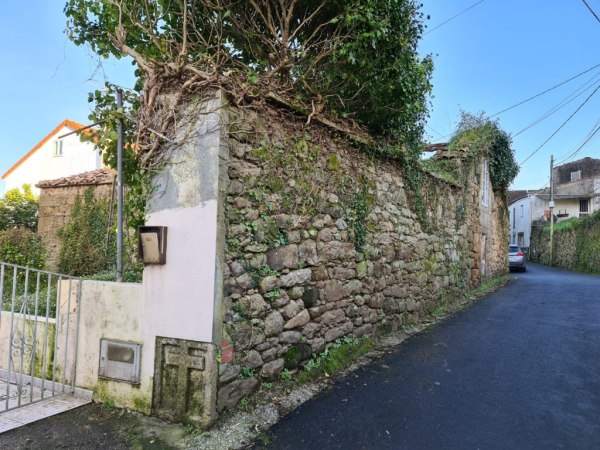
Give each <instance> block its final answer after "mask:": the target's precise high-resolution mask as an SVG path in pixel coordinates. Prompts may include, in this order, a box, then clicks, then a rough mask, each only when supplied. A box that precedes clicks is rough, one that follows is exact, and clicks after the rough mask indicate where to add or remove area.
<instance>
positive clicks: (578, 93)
mask: <svg viewBox="0 0 600 450" xmlns="http://www.w3.org/2000/svg"><path fill="white" fill-rule="evenodd" d="M598 77H600V73H597V74H596V75H594V76H593V77H592V78H590V79H589V80H588V81H586V82H585V83H584V84H583V85H582V86H580V87H578V88H577V89H576V90H575V91H574V92H572V93H571V94H569V95H568V96H567V97H566V98H565V99H563V100H562V101H561V102H559V103H558V104H557V105H555V106H553V107H552V108H550V109H549V110H548V111H546V112H545V113H544V114H542V115H541V116H540V117H538V118H537V119H536V120H535V121H533V122H532V123H530V124H529V125H527V126H526V127H525V128H523V129H521V130H519V131H518V132H516V133H515V134H513V135H511V137H513V138H515V137H517V136H519V135H520V134H522V133H524V132H525V131H527V130H529V129H531V128H533V127H534V126H536V125H537V124H538V123H540V122H542V121H544V120H546V119H547V118H548V117H550V116H551V115H552V114H554V113H556V112H558V111H560V110H561V109H562V108H564V107H565V106H567V105H568V104H569V103H571V102H572V101H574V100H575V99H577V98H578V97H580V96H581V95H583V94H584V93H585V92H587V91H589V90H590V89H592V88H593V87H594V84H593V82H594V79H595V78H598ZM590 83H592V85H591V86H588V87H586V86H587V85H588V84H590Z"/></svg>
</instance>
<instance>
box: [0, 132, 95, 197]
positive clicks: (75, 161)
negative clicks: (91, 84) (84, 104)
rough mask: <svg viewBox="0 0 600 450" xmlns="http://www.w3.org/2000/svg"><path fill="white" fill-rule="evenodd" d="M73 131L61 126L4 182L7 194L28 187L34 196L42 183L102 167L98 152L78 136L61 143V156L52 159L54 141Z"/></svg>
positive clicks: (74, 135)
mask: <svg viewBox="0 0 600 450" xmlns="http://www.w3.org/2000/svg"><path fill="white" fill-rule="evenodd" d="M70 131H73V130H72V129H71V128H69V127H67V126H64V127H63V128H61V129H60V130H59V131H58V132H57V133H56V134H55V135H54V136H53V137H52V138H50V139H49V140H48V141H47V142H45V143H44V144H43V145H42V146H41V147H40V148H39V149H38V150H37V151H36V152H34V153H33V154H32V155H31V156H30V157H29V158H27V159H26V160H25V161H24V162H23V163H22V164H21V165H20V166H19V167H17V168H16V169H15V170H14V171H13V172H12V173H10V174H9V175H8V176H7V177H6V178H5V180H4V181H5V188H6V190H9V189H13V188H17V187H21V186H22V185H23V184H26V183H27V184H30V185H31V187H32V188H33V190H34V192H35V193H36V194H39V189H37V188H35V184H36V183H38V182H40V181H42V180H54V179H57V178H62V177H67V176H70V175H75V174H78V173H82V172H88V171H90V170H96V169H99V168H100V167H102V161H101V156H100V153H99V151H98V150H97V149H96V148H95V146H94V145H93V144H92V143H89V142H85V143H83V142H81V141H80V140H79V135H77V134H72V135H70V136H67V137H65V138H64V139H62V141H63V156H61V157H57V156H53V153H54V142H55V141H56V137H57V136H60V135H62V134H64V133H68V132H70Z"/></svg>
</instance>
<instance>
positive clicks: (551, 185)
mask: <svg viewBox="0 0 600 450" xmlns="http://www.w3.org/2000/svg"><path fill="white" fill-rule="evenodd" d="M553 170H554V155H551V156H550V202H549V204H548V207H549V208H550V265H551V266H552V265H554V259H553V253H554V213H553V211H554V177H553V176H552V172H553Z"/></svg>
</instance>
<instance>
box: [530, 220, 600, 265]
mask: <svg viewBox="0 0 600 450" xmlns="http://www.w3.org/2000/svg"><path fill="white" fill-rule="evenodd" d="M530 260H531V261H533V262H537V263H540V264H546V265H553V266H557V267H564V268H565V269H570V270H577V271H580V272H591V273H600V215H599V214H597V213H596V214H593V215H592V216H589V217H585V218H575V219H570V220H568V221H565V222H560V223H558V224H556V225H555V230H554V236H553V251H552V261H551V260H550V226H534V227H532V231H531V248H530Z"/></svg>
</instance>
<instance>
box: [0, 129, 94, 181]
mask: <svg viewBox="0 0 600 450" xmlns="http://www.w3.org/2000/svg"><path fill="white" fill-rule="evenodd" d="M63 127H69V128H71V129H72V130H73V131H75V130H79V129H81V128H83V127H84V125H81V124H79V123H77V122H73V121H72V120H69V119H65V120H63V121H62V122H61V123H59V124H58V126H57V127H56V128H55V129H54V130H52V131H51V132H50V133H49V134H48V135H47V136H46V137H45V138H44V139H42V140H41V141H40V142H38V143H37V145H36V146H35V147H33V148H32V149H31V150H29V151H28V152H27V153H26V154H25V156H23V157H22V158H21V159H20V160H18V161H17V162H16V163H15V164H14V165H13V166H12V167H11V168H10V169H8V170H7V171H6V173H5V174H4V175H2V179H3V180H4V179H5V178H6V177H7V176H9V175H10V174H11V173H13V172H14V171H15V170H16V169H17V168H18V167H19V166H20V165H21V164H23V163H24V162H25V161H27V160H28V159H29V157H30V156H31V155H33V154H34V153H35V152H37V151H38V150H39V149H40V148H41V147H42V145H44V144H45V143H46V142H48V141H49V140H50V139H52V137H53V136H54V135H55V134H57V133H58V132H59V131H60V130H62V129H63ZM87 132H88V131H87V130H85V131H83V133H87Z"/></svg>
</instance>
